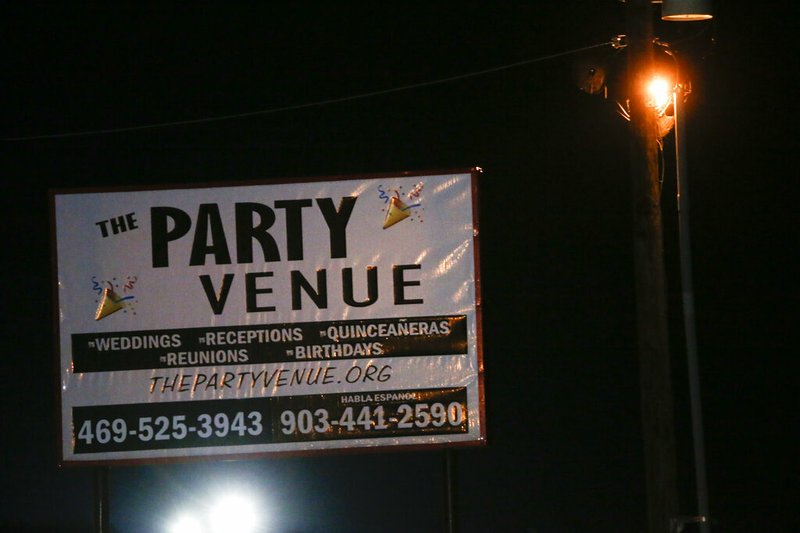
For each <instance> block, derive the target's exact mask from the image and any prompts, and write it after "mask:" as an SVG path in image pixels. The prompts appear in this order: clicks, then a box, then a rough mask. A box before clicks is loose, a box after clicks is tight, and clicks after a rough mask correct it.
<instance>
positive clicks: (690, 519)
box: [669, 516, 707, 533]
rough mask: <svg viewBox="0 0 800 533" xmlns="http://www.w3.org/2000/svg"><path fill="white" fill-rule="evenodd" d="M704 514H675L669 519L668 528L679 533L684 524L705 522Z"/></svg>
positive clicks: (673, 532)
mask: <svg viewBox="0 0 800 533" xmlns="http://www.w3.org/2000/svg"><path fill="white" fill-rule="evenodd" d="M706 522H707V520H706V517H705V516H676V517H675V518H671V519H670V521H669V530H670V531H671V532H672V533H681V532H682V531H683V526H685V525H686V524H705V523H706Z"/></svg>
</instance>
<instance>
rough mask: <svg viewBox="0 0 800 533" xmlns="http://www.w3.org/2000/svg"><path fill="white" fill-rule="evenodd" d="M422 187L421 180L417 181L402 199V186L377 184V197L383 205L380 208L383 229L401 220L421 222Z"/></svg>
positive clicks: (422, 209) (422, 208)
mask: <svg viewBox="0 0 800 533" xmlns="http://www.w3.org/2000/svg"><path fill="white" fill-rule="evenodd" d="M424 187H425V185H424V183H423V182H419V183H417V184H416V185H414V187H412V189H411V191H410V192H409V193H408V194H407V195H405V198H406V199H405V200H403V198H402V197H403V187H402V186H400V187H398V188H390V187H387V188H384V187H383V185H378V199H379V200H380V201H381V202H383V205H384V206H385V207H383V208H382V209H381V211H383V213H384V218H383V229H387V228H390V227H392V226H394V225H395V224H397V223H398V222H401V221H403V220H410V221H415V222H423V220H422V212H423V211H424V210H425V208H424V207H422V201H421V195H422V189H423V188H424Z"/></svg>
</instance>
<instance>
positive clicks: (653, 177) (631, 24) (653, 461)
mask: <svg viewBox="0 0 800 533" xmlns="http://www.w3.org/2000/svg"><path fill="white" fill-rule="evenodd" d="M626 3H627V23H628V24H627V26H628V94H629V96H630V99H631V106H630V120H631V152H630V154H631V174H632V176H631V177H632V193H633V218H634V239H633V247H634V262H635V273H636V315H637V321H636V323H637V338H638V348H639V349H638V351H639V375H640V394H641V406H642V436H643V441H644V463H645V486H646V495H647V523H648V527H647V531H648V533H669V530H670V527H671V520H672V519H673V518H674V517H675V516H676V515H677V510H678V493H677V475H676V468H675V466H676V459H675V433H674V421H673V405H672V386H671V378H670V373H671V370H670V354H669V338H668V337H669V335H668V327H667V298H666V272H665V267H664V252H663V233H662V231H663V230H662V219H661V205H660V194H661V187H660V179H659V178H660V175H659V164H658V138H657V125H656V116H655V113H653V110H652V109H651V108H648V106H647V103H646V95H645V94H644V93H645V87H646V85H647V84H646V80H647V79H649V77H650V75H652V72H653V66H654V57H653V56H654V54H653V21H652V8H651V5H650V0H628V1H627V2H626Z"/></svg>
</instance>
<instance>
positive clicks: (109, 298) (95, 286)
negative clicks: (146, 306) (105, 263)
mask: <svg viewBox="0 0 800 533" xmlns="http://www.w3.org/2000/svg"><path fill="white" fill-rule="evenodd" d="M138 280H139V278H138V277H137V276H126V277H125V279H124V281H123V280H121V279H118V278H111V279H110V280H100V279H98V277H97V276H92V278H91V282H92V291H93V292H94V293H95V294H97V296H99V298H98V299H96V300H95V303H96V304H97V311H95V315H94V319H95V320H102V319H104V318H106V317H107V316H110V315H112V314H114V313H116V312H117V311H122V312H123V314H127V313H128V312H129V311H130V314H131V315H136V297H135V296H134V295H133V294H131V293H132V292H133V289H134V287H135V285H136V283H137V281H138ZM120 291H121V292H122V294H124V296H120Z"/></svg>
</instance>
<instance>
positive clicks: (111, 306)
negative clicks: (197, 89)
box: [94, 287, 124, 320]
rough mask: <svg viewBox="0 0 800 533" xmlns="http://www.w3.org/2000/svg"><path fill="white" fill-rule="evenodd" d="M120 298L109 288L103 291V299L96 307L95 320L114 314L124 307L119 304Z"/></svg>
mask: <svg viewBox="0 0 800 533" xmlns="http://www.w3.org/2000/svg"><path fill="white" fill-rule="evenodd" d="M119 301H120V297H119V296H117V293H115V292H114V291H112V290H111V289H109V288H107V287H106V288H105V289H103V299H102V300H100V305H98V306H97V312H96V313H95V314H94V319H95V320H100V319H103V318H105V317H107V316H108V315H110V314H112V313H116V312H117V311H119V310H120V309H122V308H123V307H124V306H123V304H121V303H119Z"/></svg>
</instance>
